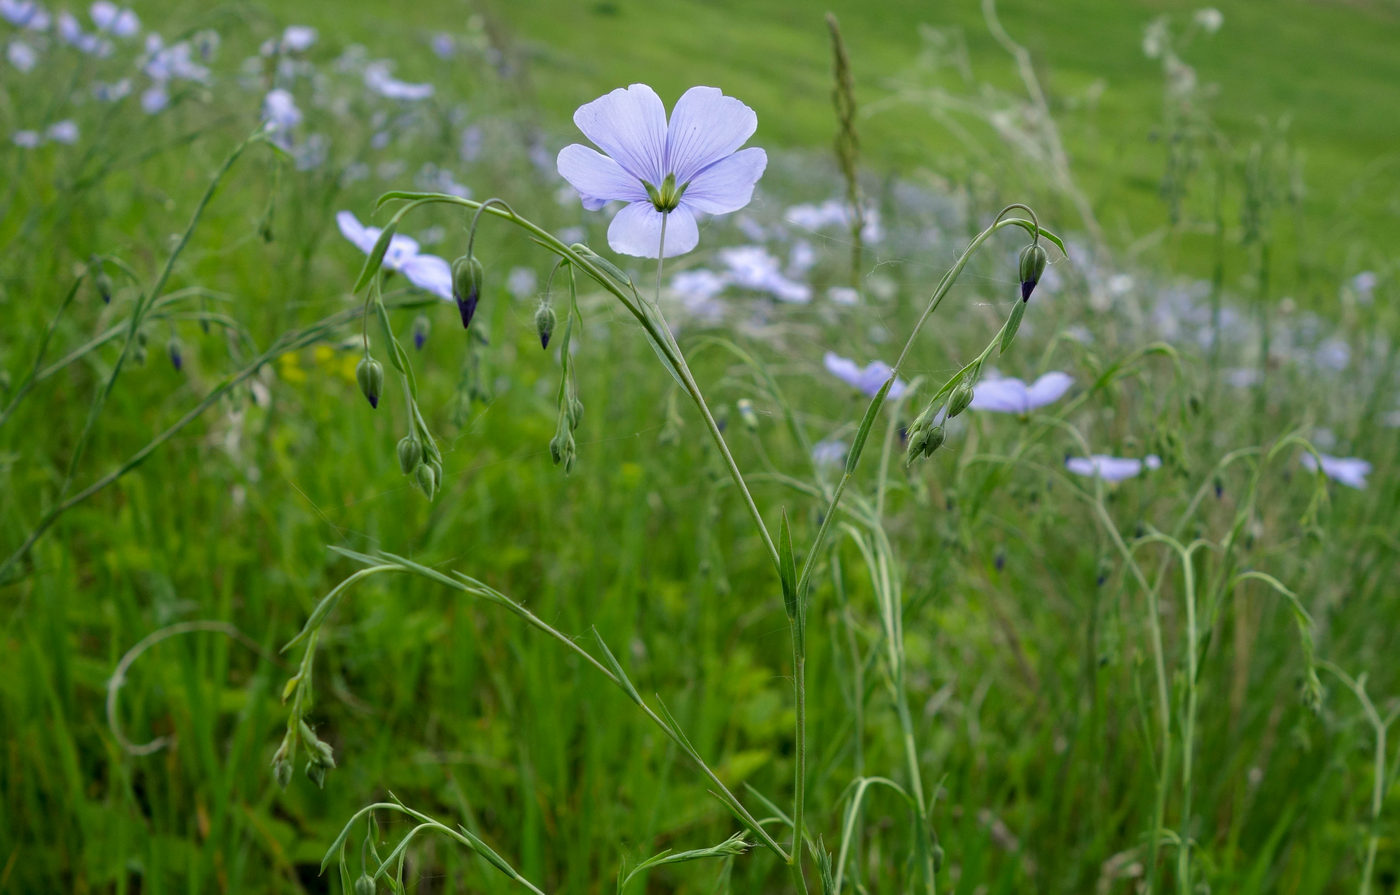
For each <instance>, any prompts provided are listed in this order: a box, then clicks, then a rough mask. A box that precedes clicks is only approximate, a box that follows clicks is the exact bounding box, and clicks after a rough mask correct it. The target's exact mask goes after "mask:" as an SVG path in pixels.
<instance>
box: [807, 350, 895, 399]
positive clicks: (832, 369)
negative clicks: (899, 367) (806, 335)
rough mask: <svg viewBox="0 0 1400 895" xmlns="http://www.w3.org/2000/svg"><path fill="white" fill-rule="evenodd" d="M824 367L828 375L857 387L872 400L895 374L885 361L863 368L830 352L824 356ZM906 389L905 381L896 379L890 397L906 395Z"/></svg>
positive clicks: (874, 362) (876, 361)
mask: <svg viewBox="0 0 1400 895" xmlns="http://www.w3.org/2000/svg"><path fill="white" fill-rule="evenodd" d="M822 365H823V366H825V367H826V369H827V372H828V373H830V374H831V375H833V376H835V377H836V378H837V379H839V380H841V381H842V382H844V383H846V384H847V385H852V386H855V387H856V388H858V389H860V390H861V392H863V393H864V394H865V395H866V397H870V398H873V397H875V393H876V392H878V391H879V390H880V386H882V385H884V384H885V381H886V380H887V379H889V378H890V373H891V372H893V371H892V370H891V369H890V365H889V364H887V363H885V362H884V361H878V360H875V361H871V362H870V363H868V364H866V365H865V366H864V367H862V366H860V365H859V364H857V363H856V362H855V361H853V360H850V359H849V358H844V357H842V356H841V355H839V354H837V353H836V352H834V351H828V352H827V353H826V354H825V355H823V356H822ZM905 387H906V386H905V384H904V380H902V379H896V380H895V381H894V384H893V385H891V386H890V390H889V392H888V396H889V397H891V398H898V397H899V396H900V395H902V394H904V389H905Z"/></svg>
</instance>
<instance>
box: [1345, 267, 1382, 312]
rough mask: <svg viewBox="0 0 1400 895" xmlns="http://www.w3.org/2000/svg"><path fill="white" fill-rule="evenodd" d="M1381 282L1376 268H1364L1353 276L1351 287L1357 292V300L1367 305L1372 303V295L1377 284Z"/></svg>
mask: <svg viewBox="0 0 1400 895" xmlns="http://www.w3.org/2000/svg"><path fill="white" fill-rule="evenodd" d="M1379 282H1380V277H1378V276H1376V272H1375V271H1374V270H1363V271H1362V272H1361V273H1359V274H1357V275H1356V276H1354V277H1352V278H1351V288H1352V291H1353V292H1355V293H1356V299H1357V301H1359V302H1361V303H1362V304H1366V305H1368V304H1370V303H1371V298H1372V295H1373V293H1374V292H1375V291H1376V284H1377V283H1379Z"/></svg>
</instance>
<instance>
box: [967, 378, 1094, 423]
mask: <svg viewBox="0 0 1400 895" xmlns="http://www.w3.org/2000/svg"><path fill="white" fill-rule="evenodd" d="M1071 385H1074V377H1072V376H1070V375H1069V374H1068V373H1059V372H1055V373H1046V374H1045V375H1044V376H1042V377H1040V378H1039V379H1037V380H1036V381H1035V382H1033V383H1031V384H1030V385H1029V386H1027V385H1026V383H1025V382H1023V381H1021V380H1020V379H1016V378H1014V377H1007V378H1005V379H984V380H982V381H981V382H979V383H977V385H976V387H975V388H974V389H973V392H972V403H971V404H970V405H968V406H970V407H971V408H972V409H973V410H991V411H995V412H996V413H1015V414H1019V415H1021V416H1025V415H1026V414H1028V413H1030V412H1031V411H1032V410H1035V409H1036V408H1038V407H1044V406H1045V405H1047V404H1053V403H1054V402H1056V401H1058V400H1060V399H1061V398H1063V397H1064V395H1065V392H1067V391H1069V387H1070V386H1071Z"/></svg>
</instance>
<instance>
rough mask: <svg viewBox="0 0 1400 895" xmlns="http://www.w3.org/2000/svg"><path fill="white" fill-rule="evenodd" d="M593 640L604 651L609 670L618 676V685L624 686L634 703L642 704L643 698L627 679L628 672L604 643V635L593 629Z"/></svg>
mask: <svg viewBox="0 0 1400 895" xmlns="http://www.w3.org/2000/svg"><path fill="white" fill-rule="evenodd" d="M593 639H594V640H597V641H598V648H599V649H601V650H602V651H603V658H604V660H605V661H606V662H607V666H608V668H609V669H610V670H611V671H612V673H613V674H615V675H616V676H617V680H618V683H620V684H622V689H624V690H626V691H627V695H628V696H630V697H632V701H633V702H635V703H636V704H637V705H641V704H642V696H641V694H640V693H638V692H637V688H636V687H634V686H632V681H631V680H630V679H629V678H628V677H627V672H625V671H623V670H622V664H621V663H620V662H618V661H617V657H616V656H614V655H613V653H612V650H610V649H608V645H607V644H606V643H604V642H603V635H602V634H599V633H598V629H597V628H594V629H593Z"/></svg>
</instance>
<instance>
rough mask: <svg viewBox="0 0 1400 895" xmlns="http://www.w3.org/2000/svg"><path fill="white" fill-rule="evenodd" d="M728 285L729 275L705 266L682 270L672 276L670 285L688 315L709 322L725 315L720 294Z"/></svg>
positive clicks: (716, 320) (671, 290) (672, 292)
mask: <svg viewBox="0 0 1400 895" xmlns="http://www.w3.org/2000/svg"><path fill="white" fill-rule="evenodd" d="M728 287H729V277H727V276H725V275H724V274H722V273H716V272H715V271H713V270H707V269H705V268H703V267H698V268H695V269H694V270H683V271H681V272H680V273H678V274H676V275H675V276H673V277H671V282H670V284H669V286H668V288H669V290H670V292H671V294H672V295H674V296H675V297H676V298H678V299H680V302H681V307H682V308H684V310H685V313H686V314H687V315H688V316H690V317H692V318H695V319H697V320H700V321H703V322H709V323H717V322H719V321H720V320H721V319H722V318H723V317H724V310H725V307H724V302H722V301H720V299H719V294H720V293H721V292H723V291H724V290H725V289H726V288H728Z"/></svg>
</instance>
